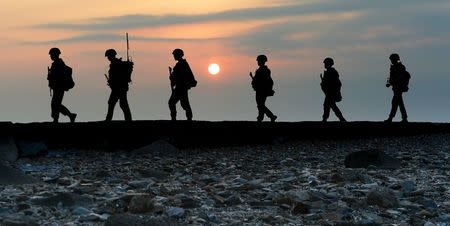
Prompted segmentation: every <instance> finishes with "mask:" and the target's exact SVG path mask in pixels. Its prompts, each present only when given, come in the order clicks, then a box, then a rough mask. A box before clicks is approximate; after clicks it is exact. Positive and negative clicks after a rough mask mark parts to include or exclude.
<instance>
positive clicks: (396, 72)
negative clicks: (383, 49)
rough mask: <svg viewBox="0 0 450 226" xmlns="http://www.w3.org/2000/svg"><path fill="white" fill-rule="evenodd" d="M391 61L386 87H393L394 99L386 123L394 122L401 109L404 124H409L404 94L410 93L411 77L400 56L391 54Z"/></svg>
mask: <svg viewBox="0 0 450 226" xmlns="http://www.w3.org/2000/svg"><path fill="white" fill-rule="evenodd" d="M389 60H390V61H391V68H390V73H389V78H388V81H387V83H386V87H389V86H392V91H394V96H393V97H392V107H391V112H390V114H389V118H388V119H386V120H385V122H392V119H393V118H394V117H395V114H396V113H397V108H398V107H400V112H401V113H402V122H408V115H407V113H406V109H405V104H404V102H403V96H402V94H403V92H407V91H408V84H409V79H410V78H411V75H410V74H409V72H407V71H406V67H405V66H404V65H403V64H402V63H401V62H400V56H399V55H398V54H397V53H393V54H391V55H390V56H389Z"/></svg>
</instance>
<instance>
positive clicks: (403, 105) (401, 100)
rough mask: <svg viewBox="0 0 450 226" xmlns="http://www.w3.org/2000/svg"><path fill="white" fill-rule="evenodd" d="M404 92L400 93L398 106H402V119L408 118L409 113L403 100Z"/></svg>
mask: <svg viewBox="0 0 450 226" xmlns="http://www.w3.org/2000/svg"><path fill="white" fill-rule="evenodd" d="M402 94H403V93H402V92H400V93H399V94H398V106H399V107H400V113H402V119H407V118H408V114H407V113H406V108H405V103H404V102H403V95H402Z"/></svg>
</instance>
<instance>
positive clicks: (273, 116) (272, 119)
mask: <svg viewBox="0 0 450 226" xmlns="http://www.w3.org/2000/svg"><path fill="white" fill-rule="evenodd" d="M277 118H278V117H277V116H276V115H272V116H271V117H270V122H275V120H277Z"/></svg>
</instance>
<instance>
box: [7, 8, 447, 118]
mask: <svg viewBox="0 0 450 226" xmlns="http://www.w3.org/2000/svg"><path fill="white" fill-rule="evenodd" d="M448 10H450V3H448V2H445V1H439V0H435V1H427V2H426V3H424V1H422V0H411V1H410V2H409V4H408V5H405V4H402V3H401V1H388V0H379V1H378V0H377V1H372V0H370V1H369V0H315V1H310V0H246V1H242V0H211V1H204V0H190V1H185V0H183V1H181V0H180V1H179V0H166V1H159V0H158V1H156V0H150V1H149V0H135V1H126V2H124V1H111V0H108V1H106V0H90V1H86V0H80V1H61V0H40V1H32V0H24V1H17V0H3V1H2V7H1V8H0V16H1V19H2V23H0V29H1V30H2V41H1V42H0V49H1V50H2V54H1V55H0V76H1V78H2V83H0V103H1V104H2V105H3V106H5V107H4V108H3V111H2V112H0V120H13V121H36V120H37V121H42V120H48V119H49V116H48V114H49V113H48V112H49V110H50V109H49V107H48V104H47V102H48V89H47V88H48V87H47V84H46V83H47V81H46V80H45V76H46V68H47V66H48V65H50V64H51V61H50V59H49V57H48V50H49V49H50V48H51V47H53V46H57V47H59V48H61V50H62V55H61V57H62V58H63V59H64V60H65V61H66V63H67V64H68V65H70V66H72V67H73V68H74V76H75V79H76V83H77V85H76V88H75V89H74V90H73V91H71V93H70V94H68V96H66V99H65V101H67V103H68V105H72V106H73V108H75V109H80V110H79V111H80V112H84V113H81V114H80V119H81V120H100V119H102V118H103V117H104V113H105V110H106V109H105V106H106V99H107V96H108V92H109V90H108V87H107V86H106V85H105V81H104V76H103V74H104V73H105V72H106V71H107V67H108V61H107V60H106V59H105V58H104V51H105V50H106V49H109V48H115V49H117V50H118V52H119V55H120V56H122V57H125V32H128V33H129V34H130V44H131V50H130V54H131V56H132V57H133V60H134V62H135V70H134V73H133V81H134V82H133V83H134V84H133V87H132V89H131V90H130V103H131V104H132V108H133V109H135V110H134V111H135V115H136V118H137V119H164V118H168V114H167V112H168V109H167V103H166V102H167V98H168V95H169V94H168V93H167V92H168V90H167V87H168V81H167V67H168V66H173V65H174V64H175V62H174V61H173V59H172V56H171V51H172V50H173V49H174V48H182V49H184V50H185V53H186V58H187V60H188V62H189V63H190V65H191V67H192V69H193V70H194V73H195V75H196V77H197V80H199V87H197V88H196V89H195V90H194V91H192V98H193V104H194V105H195V106H194V108H195V109H196V110H194V112H197V114H198V116H199V117H200V118H202V119H206V120H221V119H229V120H231V119H245V120H249V119H251V120H253V118H254V116H255V111H256V110H255V106H254V100H253V96H252V95H253V91H252V90H251V87H250V86H249V78H248V72H249V71H254V70H255V69H256V67H257V66H256V62H255V58H256V56H257V55H258V54H267V55H268V57H269V62H268V64H269V67H270V68H271V69H272V72H273V77H274V80H275V86H276V87H277V89H278V90H279V91H278V92H277V95H276V96H275V97H273V98H271V101H270V103H273V105H274V107H275V108H278V109H283V110H282V111H281V113H280V116H281V117H280V118H281V119H283V118H284V119H286V120H308V119H309V120H312V119H315V118H317V117H316V116H317V115H316V114H319V113H318V112H320V111H321V98H322V93H321V91H320V89H318V88H317V87H318V83H319V82H320V81H319V78H318V74H320V73H321V72H322V70H323V65H322V60H323V58H324V57H329V56H331V57H334V58H335V61H336V62H337V65H336V67H337V69H338V71H339V72H340V73H341V74H342V78H343V81H344V82H343V83H344V86H345V87H346V89H345V91H344V94H346V95H345V96H344V99H345V100H347V101H346V102H344V103H342V104H343V105H344V106H343V107H344V109H345V107H346V105H347V107H348V108H350V109H352V111H351V112H353V114H354V115H353V116H354V117H355V118H357V119H364V116H363V115H364V114H366V115H371V117H372V119H374V118H376V117H378V116H380V117H381V118H383V117H384V115H385V111H386V110H385V109H384V108H385V107H386V106H388V105H389V99H390V93H389V92H388V91H387V90H386V89H382V90H381V91H383V92H382V96H381V97H378V96H377V95H380V92H381V91H380V90H378V88H377V86H374V84H378V83H384V82H385V79H386V75H387V73H388V72H387V69H388V66H389V65H388V61H387V60H386V59H387V56H388V55H389V54H390V53H391V52H393V51H395V52H399V53H400V55H401V56H402V57H404V58H402V59H405V62H406V64H407V67H408V68H410V70H411V71H414V73H413V75H415V76H417V77H418V78H421V76H420V75H423V77H427V78H428V79H429V78H430V76H429V75H428V73H429V72H430V71H436V72H435V73H433V75H432V76H436V77H438V78H439V79H441V77H442V76H441V75H443V74H445V73H446V72H447V70H446V69H445V68H446V67H442V65H446V64H445V62H443V61H444V59H446V57H445V56H446V53H448V52H450V47H449V41H448V40H450V33H449V32H448V29H445V26H448V25H447V24H442V23H441V22H442V21H447V20H446V18H448V17H449V16H448ZM400 15H401V16H400ZM133 16H138V18H141V17H142V18H144V19H142V20H134V19H133ZM139 16H141V17H139ZM127 17H130V18H127ZM436 17H438V18H440V19H439V20H435V19H433V18H436ZM183 20H186V21H183ZM440 21H441V22H440ZM52 26H53V27H52ZM447 50H448V51H447ZM425 53H428V54H425ZM429 55H433V56H436V57H435V58H433V60H432V58H430V57H428V56H429ZM447 59H448V57H447ZM213 62H215V63H218V64H219V65H220V67H221V72H220V73H219V74H218V75H217V76H214V77H213V76H210V75H209V74H208V72H207V68H208V64H210V63H213ZM449 73H450V72H449ZM417 77H415V78H417ZM426 81H427V82H431V81H434V80H432V79H429V80H426ZM445 82H446V80H445V81H444V82H443V81H440V82H439V83H437V84H434V83H433V85H431V84H428V83H425V84H428V86H427V87H423V89H422V90H421V89H420V88H421V87H418V91H417V92H412V94H410V95H417V96H418V97H416V98H415V99H416V100H421V101H422V102H425V103H428V104H433V102H430V101H426V99H420V97H422V96H426V95H429V96H439V97H440V96H443V97H445V96H446V95H443V94H438V93H436V92H438V90H440V89H429V87H433V86H440V85H443V84H446V83H445ZM448 82H449V83H450V81H448ZM422 84H424V82H422ZM360 91H363V93H361V92H360ZM345 92H347V93H345ZM353 92H358V95H355V94H353ZM364 92H367V93H364ZM419 93H422V95H419ZM448 95H449V96H450V91H449V93H448ZM365 97H368V98H370V99H373V100H374V101H375V103H376V105H377V106H383V107H381V108H377V109H375V110H374V111H368V110H367V109H369V108H370V106H368V105H369V104H366V103H365V101H364V98H365ZM270 103H269V104H270ZM293 103H295V104H293ZM305 105H308V106H309V107H308V108H304V107H303V106H305ZM412 106H413V108H414V106H415V108H416V110H417V111H422V110H423V109H424V108H422V107H421V106H420V104H417V105H414V104H413V105H412ZM436 106H438V107H440V105H438V104H436ZM30 109H34V111H35V114H33V115H30V114H28V113H29V112H30ZM211 109H214V111H211ZM428 109H430V108H428ZM344 111H345V110H344ZM358 112H359V114H358ZM362 112H363V113H364V114H363V113H362ZM438 112H443V113H442V114H441V115H440V116H436V117H435V118H436V120H438V119H439V120H441V119H442V118H445V117H444V115H445V112H450V108H449V109H447V108H446V109H443V110H440V111H438ZM194 114H195V113H194ZM430 114H431V113H430ZM422 115H424V114H422ZM358 117H359V118H358ZM117 118H121V114H120V113H118V115H117ZM319 118H320V117H319Z"/></svg>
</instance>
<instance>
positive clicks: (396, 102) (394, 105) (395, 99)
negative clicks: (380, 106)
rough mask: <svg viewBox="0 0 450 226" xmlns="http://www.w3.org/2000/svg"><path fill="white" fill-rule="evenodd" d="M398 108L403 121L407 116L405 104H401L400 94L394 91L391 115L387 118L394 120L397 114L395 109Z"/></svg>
mask: <svg viewBox="0 0 450 226" xmlns="http://www.w3.org/2000/svg"><path fill="white" fill-rule="evenodd" d="M398 107H400V112H401V114H402V118H403V119H407V118H408V115H407V114H406V109H405V104H404V102H403V97H402V92H401V91H394V96H393V97H392V107H391V113H390V114H389V118H391V119H392V118H394V117H395V114H396V113H397V108H398Z"/></svg>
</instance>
